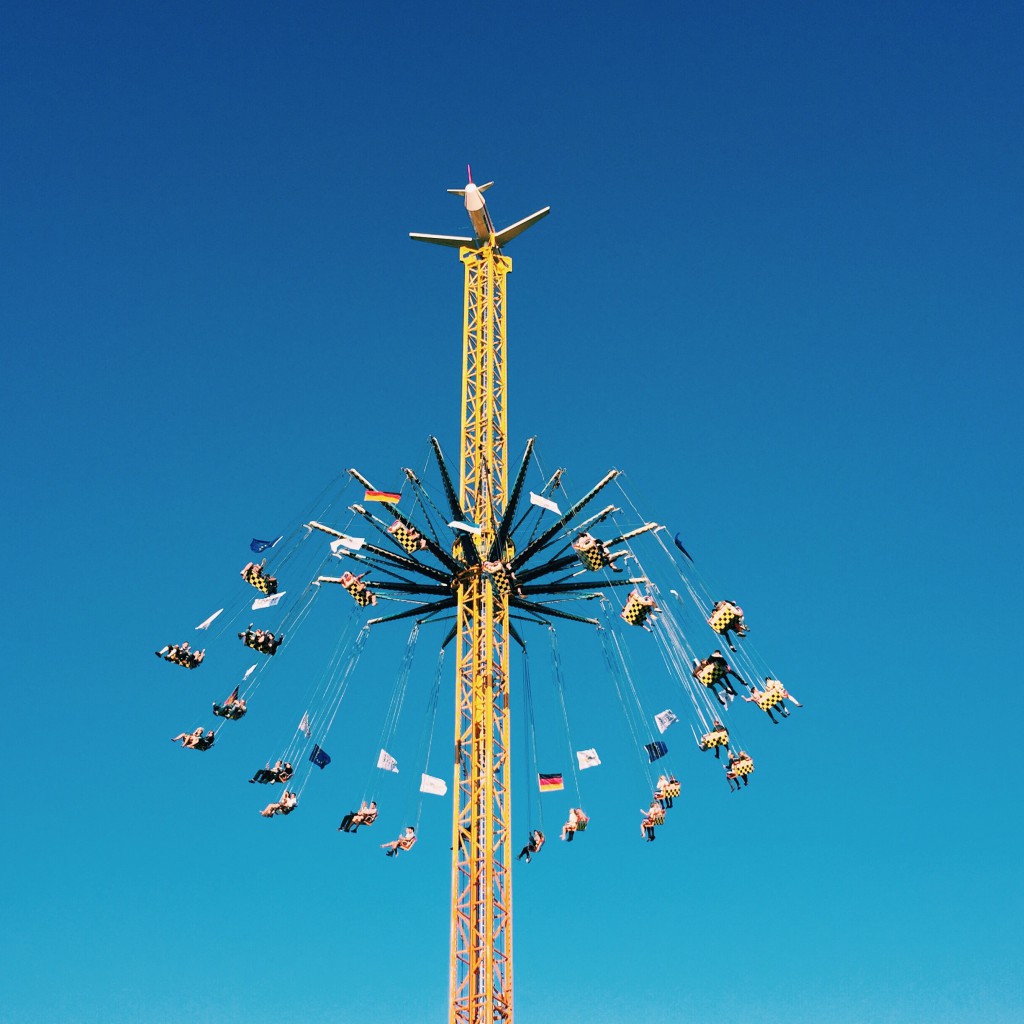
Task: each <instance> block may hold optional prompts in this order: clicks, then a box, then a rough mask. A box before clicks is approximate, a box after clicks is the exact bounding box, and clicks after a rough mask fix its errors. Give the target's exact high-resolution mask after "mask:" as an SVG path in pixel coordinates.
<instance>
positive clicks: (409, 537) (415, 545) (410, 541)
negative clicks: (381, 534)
mask: <svg viewBox="0 0 1024 1024" xmlns="http://www.w3.org/2000/svg"><path fill="white" fill-rule="evenodd" d="M388 533H390V534H391V536H392V537H394V538H395V540H396V541H398V543H399V545H400V546H401V547H402V548H403V549H404V550H405V551H407V552H408V553H409V554H410V555H411V554H413V553H414V552H416V551H422V550H423V548H425V547H426V546H427V542H426V541H425V540H424V539H423V534H422V533H420V531H419V530H416V529H414V528H413V527H411V526H406V525H405V523H403V522H402V521H401V520H400V519H396V520H395V521H394V522H393V523H392V524H391V525H390V526H389V527H388Z"/></svg>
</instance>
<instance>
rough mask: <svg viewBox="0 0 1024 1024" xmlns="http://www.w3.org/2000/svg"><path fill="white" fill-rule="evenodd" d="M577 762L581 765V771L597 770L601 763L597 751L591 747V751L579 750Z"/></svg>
mask: <svg viewBox="0 0 1024 1024" xmlns="http://www.w3.org/2000/svg"><path fill="white" fill-rule="evenodd" d="M576 760H577V761H579V763H580V770H581V771H582V769H584V768H596V767H597V766H598V765H599V764H600V763H601V758H599V757H598V756H597V751H596V750H595V749H594V748H593V747H591V748H590V749H589V750H577V751H576Z"/></svg>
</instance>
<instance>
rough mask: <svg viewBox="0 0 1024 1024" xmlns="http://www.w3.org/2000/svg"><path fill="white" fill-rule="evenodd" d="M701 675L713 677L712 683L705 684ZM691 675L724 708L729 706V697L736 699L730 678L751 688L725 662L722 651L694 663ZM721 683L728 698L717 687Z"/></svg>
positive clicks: (713, 652)
mask: <svg viewBox="0 0 1024 1024" xmlns="http://www.w3.org/2000/svg"><path fill="white" fill-rule="evenodd" d="M709 669H710V670H711V673H707V670H709ZM701 673H706V674H710V675H711V680H712V681H711V682H707V683H706V682H704V679H702V678H701ZM691 675H692V676H693V677H694V679H696V680H697V681H698V682H699V683H702V684H703V685H704V686H706V687H707V688H708V689H709V690H710V691H711V692H712V693H713V694H714V695H715V700H717V701H718V703H719V704H721V705H722V707H723V708H727V707H728V706H729V700H728V698H729V697H735V696H736V695H737V694H736V688H735V687H734V686H733V685H732V683H731V682H730V680H729V676H735V677H736V678H737V679H738V680H739V681H740V682H741V683H742V684H743V685H744V686H746V687H747V688H748V689H749V688H750V686H749V684H748V683H747V681H746V680H745V679H744V678H743V677H742V676H741V675H740V674H739V672H737V671H736V670H735V669H734V668H733V667H732V666H731V665H730V664H729V662H727V661H726V660H725V655H723V654H722V652H721V651H712V652H711V654H710V655H709V656H708V657H706V658H705V659H704V660H703V661H697V662H695V663H694V666H693V670H692V672H691ZM719 683H721V685H722V688H723V689H724V690H725V693H726V696H725V697H723V696H722V694H720V693H719V692H718V691H717V690H716V689H715V687H716V686H718V685H719Z"/></svg>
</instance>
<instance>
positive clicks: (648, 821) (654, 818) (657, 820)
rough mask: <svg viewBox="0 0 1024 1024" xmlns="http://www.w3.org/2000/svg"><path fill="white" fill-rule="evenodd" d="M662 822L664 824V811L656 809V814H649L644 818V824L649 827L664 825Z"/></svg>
mask: <svg viewBox="0 0 1024 1024" xmlns="http://www.w3.org/2000/svg"><path fill="white" fill-rule="evenodd" d="M664 824H665V812H664V811H658V813H657V814H651V815H648V816H647V817H646V818H644V825H645V826H647V827H649V828H654V826H655V825H664Z"/></svg>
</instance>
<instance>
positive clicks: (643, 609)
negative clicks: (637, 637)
mask: <svg viewBox="0 0 1024 1024" xmlns="http://www.w3.org/2000/svg"><path fill="white" fill-rule="evenodd" d="M653 611H654V598H653V597H644V596H643V595H642V594H641V593H640V591H639V590H634V591H633V593H632V594H630V595H629V597H628V598H627V599H626V607H625V608H623V609H622V612H621V613H620V614H621V617H622V618H623V619H625V620H626V622H628V623H629V624H630V625H631V626H642V625H643V624H644V623H645V622H646V621H647V618H648V616H649V615H650V614H651V612H653Z"/></svg>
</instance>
